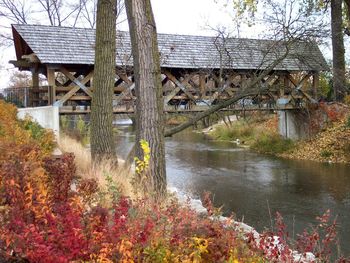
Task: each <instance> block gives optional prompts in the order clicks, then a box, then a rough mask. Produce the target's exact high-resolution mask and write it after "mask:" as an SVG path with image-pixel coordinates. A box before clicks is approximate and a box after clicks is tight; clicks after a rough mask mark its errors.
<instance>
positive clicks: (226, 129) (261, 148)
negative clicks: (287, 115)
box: [203, 112, 350, 164]
mask: <svg viewBox="0 0 350 263" xmlns="http://www.w3.org/2000/svg"><path fill="white" fill-rule="evenodd" d="M277 125H278V119H277V116H276V115H270V116H267V115H266V116H264V117H262V118H257V117H253V118H251V119H248V120H240V121H236V122H234V123H233V124H232V125H231V126H227V125H223V124H221V125H214V126H212V127H210V128H207V129H206V130H204V131H203V132H204V133H207V134H208V136H209V137H210V138H212V139H215V140H223V141H232V142H236V143H237V144H238V145H240V146H244V147H249V148H251V149H252V150H254V151H257V152H259V153H266V154H272V155H275V156H278V157H282V158H287V159H297V160H309V161H316V162H328V163H346V164H348V163H350V117H349V113H348V112H347V113H342V115H341V117H339V118H335V119H334V120H330V121H328V122H327V125H325V127H324V128H323V129H322V130H321V131H319V132H318V133H317V134H316V135H315V136H314V137H313V138H312V139H309V140H300V141H295V142H293V141H291V140H289V139H285V138H283V137H282V136H280V135H279V134H278V127H277ZM208 131H209V132H208Z"/></svg>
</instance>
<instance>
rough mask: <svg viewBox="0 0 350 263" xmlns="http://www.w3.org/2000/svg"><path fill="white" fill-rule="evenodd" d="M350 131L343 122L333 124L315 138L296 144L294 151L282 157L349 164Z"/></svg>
mask: <svg viewBox="0 0 350 263" xmlns="http://www.w3.org/2000/svg"><path fill="white" fill-rule="evenodd" d="M349 146H350V129H346V124H345V121H344V120H343V121H339V122H335V123H333V125H332V126H331V127H328V128H327V129H325V130H324V131H321V132H320V133H319V134H317V135H316V136H315V138H313V139H311V140H309V141H302V142H299V143H298V144H297V147H296V148H295V150H294V151H292V152H291V153H288V154H283V155H282V157H286V158H293V159H301V160H312V161H317V162H334V163H349V162H350V152H348V150H347V149H348V147H349Z"/></svg>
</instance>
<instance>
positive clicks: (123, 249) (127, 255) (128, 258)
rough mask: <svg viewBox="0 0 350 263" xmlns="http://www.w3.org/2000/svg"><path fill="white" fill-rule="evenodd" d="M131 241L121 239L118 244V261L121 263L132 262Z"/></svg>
mask: <svg viewBox="0 0 350 263" xmlns="http://www.w3.org/2000/svg"><path fill="white" fill-rule="evenodd" d="M132 247H133V245H132V243H131V242H130V241H128V240H124V239H123V240H122V242H121V243H120V245H119V248H118V252H119V254H120V255H121V256H122V257H121V259H120V261H119V262H121V263H133V262H134V259H133V255H132Z"/></svg>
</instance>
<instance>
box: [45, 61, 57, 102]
mask: <svg viewBox="0 0 350 263" xmlns="http://www.w3.org/2000/svg"><path fill="white" fill-rule="evenodd" d="M47 82H48V84H49V90H48V93H49V94H48V95H49V105H53V104H54V103H55V101H56V89H55V88H56V83H55V69H53V68H49V67H47Z"/></svg>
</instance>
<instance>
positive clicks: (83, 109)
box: [59, 104, 304, 115]
mask: <svg viewBox="0 0 350 263" xmlns="http://www.w3.org/2000/svg"><path fill="white" fill-rule="evenodd" d="M210 107H211V106H205V105H202V106H199V105H195V106H192V107H190V108H186V107H175V106H165V107H164V111H165V112H166V113H169V114H174V113H181V114H192V113H197V112H203V111H206V110H208V109H209V108H210ZM303 107H304V105H299V106H295V105H291V104H286V105H277V104H274V105H266V104H265V105H244V106H243V105H237V104H234V105H232V106H230V107H228V108H224V109H221V110H220V111H270V110H277V111H278V110H295V109H300V108H303ZM59 112H60V114H61V115H65V114H89V113H90V112H91V108H90V106H62V107H60V110H59ZM113 113H114V114H130V115H131V114H134V109H133V108H130V107H126V106H118V107H113Z"/></svg>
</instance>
